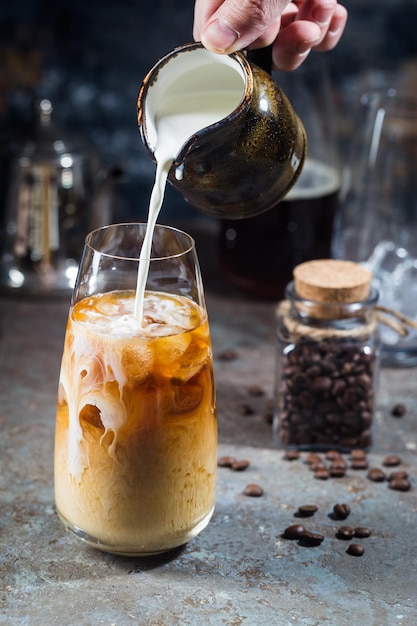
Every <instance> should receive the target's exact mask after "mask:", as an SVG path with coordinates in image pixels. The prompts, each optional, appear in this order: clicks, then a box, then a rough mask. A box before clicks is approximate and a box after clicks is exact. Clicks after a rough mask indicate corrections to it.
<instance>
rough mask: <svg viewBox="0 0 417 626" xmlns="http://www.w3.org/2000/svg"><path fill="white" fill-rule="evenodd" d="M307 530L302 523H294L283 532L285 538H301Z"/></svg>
mask: <svg viewBox="0 0 417 626" xmlns="http://www.w3.org/2000/svg"><path fill="white" fill-rule="evenodd" d="M305 532H306V529H305V527H304V526H303V525H302V524H292V525H291V526H287V528H286V529H285V530H284V532H283V533H282V536H283V537H284V538H285V539H299V538H300V537H301V535H302V534H303V533H305Z"/></svg>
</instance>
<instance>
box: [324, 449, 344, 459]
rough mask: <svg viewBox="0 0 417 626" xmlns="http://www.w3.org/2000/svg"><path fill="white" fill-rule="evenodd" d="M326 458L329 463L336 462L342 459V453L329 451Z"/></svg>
mask: <svg viewBox="0 0 417 626" xmlns="http://www.w3.org/2000/svg"><path fill="white" fill-rule="evenodd" d="M324 456H325V457H326V459H328V460H329V461H335V460H336V459H340V458H341V455H340V452H339V451H338V450H327V452H326V454H325V455H324Z"/></svg>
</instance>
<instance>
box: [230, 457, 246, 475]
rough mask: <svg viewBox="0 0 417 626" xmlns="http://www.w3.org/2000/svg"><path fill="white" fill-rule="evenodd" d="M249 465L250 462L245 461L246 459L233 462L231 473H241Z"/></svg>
mask: <svg viewBox="0 0 417 626" xmlns="http://www.w3.org/2000/svg"><path fill="white" fill-rule="evenodd" d="M249 465H250V461H247V460H246V459H242V460H240V461H239V460H238V461H233V463H232V465H231V468H232V470H233V471H235V472H243V471H244V470H245V469H247V468H248V467H249Z"/></svg>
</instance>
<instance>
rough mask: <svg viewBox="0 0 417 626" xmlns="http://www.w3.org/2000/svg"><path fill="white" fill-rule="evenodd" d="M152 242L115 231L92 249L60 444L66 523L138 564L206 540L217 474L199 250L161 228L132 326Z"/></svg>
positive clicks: (71, 325)
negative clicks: (201, 536)
mask: <svg viewBox="0 0 417 626" xmlns="http://www.w3.org/2000/svg"><path fill="white" fill-rule="evenodd" d="M145 230H146V224H116V225H112V226H108V227H105V228H101V229H98V230H95V231H93V232H92V233H90V234H89V235H88V236H87V238H86V242H85V247H84V253H83V258H82V261H81V264H80V268H79V272H78V278H77V282H76V285H75V288H74V293H73V296H72V301H71V306H70V310H69V316H68V324H67V329H66V336H65V345H64V351H63V357H62V365H61V373H60V380H59V391H58V406H57V418H56V438H55V499H56V506H57V510H58V514H59V516H60V518H61V520H62V522H63V523H64V525H65V526H66V528H67V529H69V530H70V531H72V532H73V533H74V534H75V535H76V536H77V537H79V538H80V539H82V540H83V541H84V542H86V543H87V544H89V545H91V546H93V547H95V548H99V549H101V550H104V551H108V552H113V553H117V554H124V555H132V556H133V555H139V556H142V555H143V556H144V555H150V554H157V553H160V552H164V551H168V550H170V549H172V548H175V547H177V546H180V545H182V544H184V543H186V542H187V541H189V540H190V539H191V538H192V537H194V536H195V535H197V534H198V533H199V532H200V531H201V530H203V528H205V526H206V525H207V524H208V522H209V520H210V518H211V515H212V513H213V509H214V501H215V480H216V462H217V424H216V410H215V390H214V380H213V365H212V353H211V345H210V335H209V326H208V320H207V312H206V308H205V303H204V294H203V286H202V281H201V275H200V270H199V265H198V260H197V255H196V251H195V246H194V241H193V239H192V238H191V237H190V236H189V235H187V234H186V233H184V232H181V231H179V230H175V229H173V228H169V227H166V226H159V225H157V226H156V228H155V233H154V237H153V244H152V255H151V259H150V263H149V265H150V267H149V274H148V280H147V284H146V291H145V301H144V314H143V317H142V319H141V320H137V319H136V317H135V315H134V311H135V290H136V281H137V274H138V264H139V261H138V257H139V253H140V250H141V246H142V242H143V238H144V235H145ZM141 262H142V261H141Z"/></svg>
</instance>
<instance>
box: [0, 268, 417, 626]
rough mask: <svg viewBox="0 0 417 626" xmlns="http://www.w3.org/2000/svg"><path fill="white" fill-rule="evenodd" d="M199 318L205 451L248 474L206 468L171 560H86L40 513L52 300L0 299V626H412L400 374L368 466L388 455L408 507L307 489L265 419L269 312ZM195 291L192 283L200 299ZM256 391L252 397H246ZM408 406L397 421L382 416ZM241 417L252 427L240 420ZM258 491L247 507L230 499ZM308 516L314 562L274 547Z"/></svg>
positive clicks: (46, 511) (233, 302)
mask: <svg viewBox="0 0 417 626" xmlns="http://www.w3.org/2000/svg"><path fill="white" fill-rule="evenodd" d="M207 278H208V280H207V283H208V284H209V286H210V288H209V289H207V291H208V297H207V301H208V302H207V304H208V309H209V315H210V320H211V331H212V339H213V349H214V353H215V356H216V357H218V356H219V355H220V353H221V352H222V351H223V350H224V349H225V348H234V349H236V350H237V358H236V359H235V360H234V361H230V362H225V361H222V360H220V359H219V358H216V361H215V368H216V380H217V390H218V409H219V431H220V442H221V443H220V450H219V454H220V455H222V454H233V455H235V456H236V457H237V458H240V459H243V458H247V459H249V460H250V461H251V464H250V466H249V468H248V469H247V470H246V471H244V472H233V471H231V470H229V469H225V468H221V469H219V473H218V489H217V506H216V511H215V514H214V517H213V519H212V521H211V523H210V524H209V526H208V527H207V529H206V530H205V531H204V532H203V533H202V534H201V535H200V536H199V537H197V538H196V539H195V540H193V541H192V542H191V543H190V544H188V545H187V546H185V547H184V548H183V549H182V550H179V551H177V552H175V553H174V554H171V555H168V556H166V557H163V558H162V557H161V558H158V559H146V560H140V559H127V558H118V557H114V556H109V555H106V554H102V553H100V552H96V551H94V550H92V549H89V548H86V547H84V546H83V545H81V544H79V543H78V542H77V540H76V539H74V538H72V537H71V536H70V535H68V534H66V533H65V532H64V530H63V528H62V526H61V524H60V522H59V520H58V519H57V516H56V514H55V510H54V502H53V436H54V409H55V395H56V386H57V376H58V368H59V362H60V353H61V347H62V340H63V332H64V325H65V318H66V314H67V307H68V303H67V301H65V300H64V301H62V302H55V303H51V302H42V301H38V302H36V301H24V300H17V299H6V298H2V299H0V323H1V327H2V334H1V339H0V359H1V361H0V476H1V479H0V588H1V595H0V607H1V610H0V624H7V625H14V624H16V625H17V624H19V625H30V626H38V625H39V626H40V625H41V624H42V625H43V624H47V625H53V624H60V625H62V626H66V625H75V624H77V625H90V624H95V625H96V624H97V625H99V624H105V625H107V626H111V625H113V624H115V625H117V626H124V625H125V624H126V625H130V624H146V625H150V626H157V625H158V626H171V625H172V626H176V625H188V624H191V625H193V624H210V625H211V624H213V625H224V624H226V625H233V626H235V625H240V624H247V625H250V626H257V625H259V626H261V625H262V626H263V625H264V624H272V625H275V624H276V625H278V626H281V625H282V626H287V625H290V624H306V625H308V626H313V625H322V624H329V625H332V626H333V625H336V624H337V625H338V626H344V625H348V624H349V625H351V626H359V625H362V624H366V625H372V626H374V625H375V626H383V625H387V626H391V625H395V626H414V625H415V624H416V623H417V603H416V593H415V590H416V583H417V547H416V542H415V526H416V521H417V495H416V494H417V491H416V489H417V454H416V442H417V425H416V419H417V408H416V407H417V402H416V400H417V387H416V383H415V381H416V375H417V371H416V370H415V369H410V370H402V371H401V370H398V371H393V370H383V371H382V375H381V384H380V393H379V396H378V412H377V418H376V424H375V431H374V434H375V443H374V446H373V448H372V451H371V453H370V455H369V456H370V463H371V465H372V466H379V467H380V466H381V463H382V459H383V457H384V456H385V454H387V453H388V452H390V453H391V452H392V453H396V454H398V455H399V456H401V457H402V459H403V464H402V468H404V469H407V470H408V471H409V473H410V475H411V481H412V484H413V489H412V490H411V491H410V492H408V493H399V492H394V491H392V490H389V489H388V487H387V484H386V483H382V484H375V483H371V482H370V481H369V480H368V479H367V478H366V472H365V471H357V470H356V471H353V470H349V472H348V474H347V475H346V477H345V478H343V479H337V480H336V479H332V480H329V481H320V480H317V479H315V478H313V476H312V474H311V472H310V471H309V470H308V468H307V465H306V464H305V463H304V462H303V460H298V461H293V462H289V461H285V460H284V459H283V454H282V451H280V450H277V449H275V448H274V444H273V441H272V438H271V433H270V427H269V425H268V424H267V423H266V421H265V419H264V414H265V410H266V407H267V404H268V400H269V398H270V396H271V393H272V385H273V365H274V346H273V334H274V324H273V306H272V305H270V304H262V303H255V302H249V301H245V300H242V299H239V298H236V297H227V296H225V295H224V294H222V293H220V291H221V290H220V289H217V290H216V289H215V286H213V290H212V289H211V277H210V276H209V275H208V276H207ZM206 287H207V284H206ZM252 384H257V385H260V386H261V387H262V388H263V389H264V390H265V396H264V397H259V398H254V397H251V396H250V395H249V394H248V387H249V386H250V385H252ZM400 401H403V402H405V404H406V405H407V409H408V410H407V413H406V415H405V416H404V417H402V418H399V419H395V418H393V417H392V416H391V414H390V410H391V408H392V406H393V405H394V404H395V403H396V402H400ZM248 403H249V404H250V406H251V407H252V408H253V413H252V414H245V411H242V410H241V406H242V404H248ZM248 483H257V484H259V485H261V486H262V487H263V488H264V490H265V493H264V495H263V496H262V497H261V498H249V497H246V496H244V495H243V494H242V491H243V489H244V487H245V486H246V485H247V484H248ZM336 502H346V503H349V504H350V506H351V509H352V513H351V515H350V517H349V518H348V520H347V521H346V523H349V524H350V525H353V526H358V525H361V526H368V527H370V528H371V529H372V531H373V533H372V535H371V537H369V538H367V539H363V540H357V541H358V543H361V544H362V545H363V546H364V547H365V554H364V555H363V556H362V557H360V558H355V557H352V556H349V555H347V554H346V548H347V542H344V541H341V540H338V539H336V538H335V530H336V528H337V527H338V526H339V525H342V524H344V522H337V521H335V520H332V519H331V518H330V517H329V515H328V514H329V513H330V512H331V510H332V507H333V505H334V504H335V503H336ZM307 503H315V504H317V505H318V506H319V510H318V512H317V513H316V514H315V516H314V517H312V518H309V519H308V520H306V521H305V522H304V523H305V525H306V526H307V527H308V528H310V529H312V530H317V531H319V532H321V533H322V534H323V535H324V536H325V539H324V541H323V543H322V544H321V545H320V546H319V547H315V548H305V547H301V546H299V545H298V544H297V543H296V542H291V541H288V540H284V539H282V538H281V533H282V531H283V530H284V528H285V527H286V526H288V525H290V524H292V523H294V521H297V520H296V518H294V512H295V511H296V509H297V507H298V506H299V505H301V504H307Z"/></svg>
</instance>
